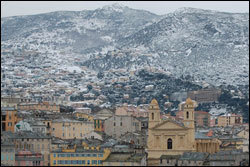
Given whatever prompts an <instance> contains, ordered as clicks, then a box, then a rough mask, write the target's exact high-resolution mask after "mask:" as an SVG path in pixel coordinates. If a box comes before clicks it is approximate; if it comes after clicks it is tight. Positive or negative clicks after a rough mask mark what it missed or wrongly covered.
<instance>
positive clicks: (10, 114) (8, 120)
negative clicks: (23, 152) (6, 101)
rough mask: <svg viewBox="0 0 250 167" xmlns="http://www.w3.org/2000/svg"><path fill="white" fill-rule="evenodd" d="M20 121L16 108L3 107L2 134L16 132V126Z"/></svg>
mask: <svg viewBox="0 0 250 167" xmlns="http://www.w3.org/2000/svg"><path fill="white" fill-rule="evenodd" d="M18 121H19V119H18V117H17V110H16V109H15V108H14V107H1V124H2V125H1V127H2V128H1V132H2V131H11V132H14V131H15V124H16V123H17V122H18Z"/></svg>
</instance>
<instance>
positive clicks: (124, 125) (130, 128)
mask: <svg viewBox="0 0 250 167" xmlns="http://www.w3.org/2000/svg"><path fill="white" fill-rule="evenodd" d="M104 127H105V133H106V134H107V135H109V136H112V137H114V138H119V137H120V136H121V135H123V134H125V133H127V132H136V131H141V122H140V121H139V120H138V119H137V118H135V117H133V116H126V115H114V116H112V117H110V118H109V119H107V120H106V121H105V123H104Z"/></svg>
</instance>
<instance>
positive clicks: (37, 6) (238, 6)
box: [1, 1, 249, 17]
mask: <svg viewBox="0 0 250 167" xmlns="http://www.w3.org/2000/svg"><path fill="white" fill-rule="evenodd" d="M113 3H119V4H122V5H124V6H128V7H130V8H133V9H144V10H147V11H150V12H152V13H155V14H158V15H164V14H167V13H171V12H173V11H175V10H176V9H178V8H181V7H193V8H200V9H210V10H217V11H222V12H230V13H249V2H248V1H1V17H8V16H18V15H33V14H40V13H48V12H53V11H62V10H67V11H81V10H86V9H87V10H94V9H97V8H101V7H103V6H105V5H111V4H113Z"/></svg>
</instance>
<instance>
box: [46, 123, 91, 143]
mask: <svg viewBox="0 0 250 167" xmlns="http://www.w3.org/2000/svg"><path fill="white" fill-rule="evenodd" d="M92 131H94V123H93V122H89V121H77V120H71V119H57V120H53V121H52V124H51V134H52V136H55V137H59V138H61V139H74V138H75V139H82V138H83V135H85V134H87V133H90V132H92Z"/></svg>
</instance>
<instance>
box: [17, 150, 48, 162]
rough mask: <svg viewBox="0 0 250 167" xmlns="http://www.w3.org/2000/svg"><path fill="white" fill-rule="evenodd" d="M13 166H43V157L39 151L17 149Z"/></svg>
mask: <svg viewBox="0 0 250 167" xmlns="http://www.w3.org/2000/svg"><path fill="white" fill-rule="evenodd" d="M15 166H44V157H43V155H42V154H41V153H34V152H31V151H19V152H18V153H17V154H16V156H15Z"/></svg>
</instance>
